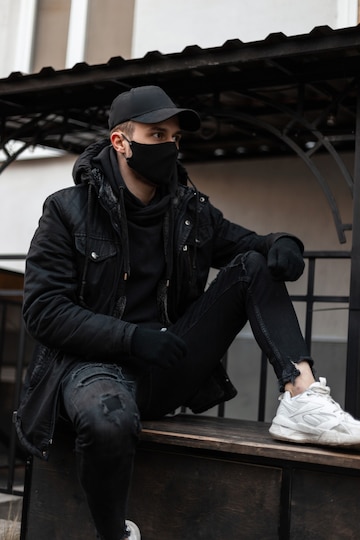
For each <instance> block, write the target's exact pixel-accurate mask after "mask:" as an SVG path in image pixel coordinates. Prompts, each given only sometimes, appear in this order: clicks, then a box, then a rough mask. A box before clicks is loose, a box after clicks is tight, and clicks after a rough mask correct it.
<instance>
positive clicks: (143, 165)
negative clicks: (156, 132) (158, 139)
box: [126, 139, 178, 186]
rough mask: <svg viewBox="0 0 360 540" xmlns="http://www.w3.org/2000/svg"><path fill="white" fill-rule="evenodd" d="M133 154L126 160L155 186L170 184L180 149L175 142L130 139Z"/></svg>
mask: <svg viewBox="0 0 360 540" xmlns="http://www.w3.org/2000/svg"><path fill="white" fill-rule="evenodd" d="M126 140H127V141H128V143H129V144H130V146H131V150H132V156H131V157H129V158H126V161H127V163H128V165H129V167H131V168H132V169H134V171H136V172H138V173H139V174H141V176H143V177H144V178H145V179H146V180H149V182H151V183H152V184H154V185H155V186H164V185H168V184H170V182H171V179H172V177H173V175H174V172H175V167H176V160H177V157H178V149H177V146H176V144H175V143H174V142H165V143H159V144H141V143H137V142H135V141H129V140H128V139H126Z"/></svg>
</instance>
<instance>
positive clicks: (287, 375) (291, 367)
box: [279, 356, 315, 392]
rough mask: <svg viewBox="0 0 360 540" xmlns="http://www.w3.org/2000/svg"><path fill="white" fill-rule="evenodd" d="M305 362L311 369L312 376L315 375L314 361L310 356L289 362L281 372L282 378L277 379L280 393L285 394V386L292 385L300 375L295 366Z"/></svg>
mask: <svg viewBox="0 0 360 540" xmlns="http://www.w3.org/2000/svg"><path fill="white" fill-rule="evenodd" d="M303 361H305V362H307V363H308V364H309V366H310V368H311V371H312V374H313V375H315V371H314V368H313V366H314V360H313V359H312V358H311V357H310V356H303V357H301V358H299V360H296V361H292V362H290V363H289V364H288V365H287V366H286V368H285V369H284V370H283V372H282V376H281V377H280V378H279V389H280V392H285V384H286V383H289V382H291V383H292V384H294V382H295V379H296V377H298V376H299V375H300V371H299V370H298V369H297V367H296V364H299V363H300V362H303Z"/></svg>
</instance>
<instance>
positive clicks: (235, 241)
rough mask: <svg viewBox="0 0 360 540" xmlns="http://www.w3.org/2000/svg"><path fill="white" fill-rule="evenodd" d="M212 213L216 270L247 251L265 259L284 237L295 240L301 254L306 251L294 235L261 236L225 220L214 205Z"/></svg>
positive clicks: (281, 233)
mask: <svg viewBox="0 0 360 540" xmlns="http://www.w3.org/2000/svg"><path fill="white" fill-rule="evenodd" d="M210 212H211V216H212V223H213V227H214V237H213V266H214V268H220V267H221V266H224V265H226V264H228V263H229V262H230V261H231V260H232V259H233V258H234V257H235V256H236V255H238V254H239V253H245V252H247V251H258V252H259V253H262V254H263V255H264V257H267V254H268V252H269V250H270V248H271V246H272V245H273V244H274V243H275V242H276V241H277V240H278V239H279V238H282V237H290V238H292V239H294V240H295V242H296V243H297V244H298V245H299V247H300V250H301V252H303V251H304V246H303V244H302V242H301V240H299V239H298V238H297V237H296V236H294V235H292V234H289V233H286V232H277V233H269V234H266V235H259V234H257V233H256V232H254V231H251V230H249V229H246V228H245V227H242V226H241V225H237V224H236V223H232V222H231V221H229V220H227V219H225V218H224V216H223V214H222V213H221V212H220V210H218V209H217V208H215V207H214V206H212V205H210Z"/></svg>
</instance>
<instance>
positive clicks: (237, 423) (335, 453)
mask: <svg viewBox="0 0 360 540" xmlns="http://www.w3.org/2000/svg"><path fill="white" fill-rule="evenodd" d="M142 424H143V430H142V434H141V440H142V441H146V442H151V443H159V444H164V445H171V446H179V447H180V446H181V447H187V448H194V449H204V450H213V451H217V452H224V453H231V454H239V455H244V456H245V455H246V456H257V457H263V458H269V459H277V460H285V461H290V462H304V463H307V464H309V463H311V464H317V465H325V466H328V467H329V466H330V467H341V468H350V469H360V451H359V452H356V451H355V450H350V449H349V450H343V449H341V450H340V449H339V450H338V449H336V448H334V449H329V447H326V448H325V447H317V446H311V445H302V444H292V443H285V442H280V441H275V440H274V439H272V437H271V436H270V434H269V432H268V429H269V426H270V424H268V423H265V422H254V421H247V420H235V419H228V418H215V417H210V416H197V415H192V414H179V415H176V416H172V417H170V416H169V417H165V418H164V419H162V420H156V421H144V422H143V423H142Z"/></svg>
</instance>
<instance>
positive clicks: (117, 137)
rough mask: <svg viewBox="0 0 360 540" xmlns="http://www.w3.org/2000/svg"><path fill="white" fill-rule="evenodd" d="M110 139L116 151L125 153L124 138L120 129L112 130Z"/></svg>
mask: <svg viewBox="0 0 360 540" xmlns="http://www.w3.org/2000/svg"><path fill="white" fill-rule="evenodd" d="M110 141H111V144H112V145H113V147H114V149H115V150H116V152H120V154H125V145H126V140H125V138H124V137H123V135H122V133H120V131H113V133H112V134H111V135H110Z"/></svg>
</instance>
